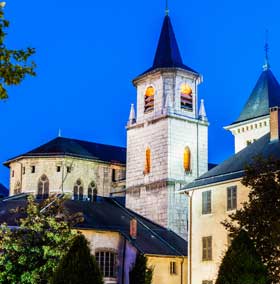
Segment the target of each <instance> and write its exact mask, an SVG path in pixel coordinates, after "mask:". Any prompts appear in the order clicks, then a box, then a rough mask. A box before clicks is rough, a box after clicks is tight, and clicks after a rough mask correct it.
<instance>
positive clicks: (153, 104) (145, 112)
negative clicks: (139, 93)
mask: <svg viewBox="0 0 280 284" xmlns="http://www.w3.org/2000/svg"><path fill="white" fill-rule="evenodd" d="M149 88H152V89H153V91H154V93H153V95H148V94H147V92H148V89H149ZM155 94H156V88H155V87H154V86H152V85H149V86H148V87H147V88H146V89H145V94H144V114H148V113H150V112H153V111H154V110H155ZM150 97H152V98H151V99H150V101H151V102H152V106H147V104H148V103H150V102H147V101H148V99H149V98H150Z"/></svg>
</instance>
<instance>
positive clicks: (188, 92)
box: [181, 83, 193, 111]
mask: <svg viewBox="0 0 280 284" xmlns="http://www.w3.org/2000/svg"><path fill="white" fill-rule="evenodd" d="M181 108H182V109H186V110H190V111H192V110H193V94H192V88H191V87H190V86H189V85H188V84H186V83H184V84H182V85H181Z"/></svg>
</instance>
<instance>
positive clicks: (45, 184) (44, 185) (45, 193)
mask: <svg viewBox="0 0 280 284" xmlns="http://www.w3.org/2000/svg"><path fill="white" fill-rule="evenodd" d="M49 186H50V183H49V179H48V177H47V176H46V175H45V174H44V175H42V176H41V177H40V179H39V181H38V193H37V197H38V198H48V197H49Z"/></svg>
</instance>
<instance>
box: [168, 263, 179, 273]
mask: <svg viewBox="0 0 280 284" xmlns="http://www.w3.org/2000/svg"><path fill="white" fill-rule="evenodd" d="M169 269H170V275H174V274H177V266H176V262H175V261H171V262H170V267H169Z"/></svg>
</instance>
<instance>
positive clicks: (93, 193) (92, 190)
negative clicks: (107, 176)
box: [88, 181, 97, 201]
mask: <svg viewBox="0 0 280 284" xmlns="http://www.w3.org/2000/svg"><path fill="white" fill-rule="evenodd" d="M96 197H97V188H96V184H95V182H94V181H92V182H91V183H90V184H89V186H88V199H89V200H90V201H96Z"/></svg>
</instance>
